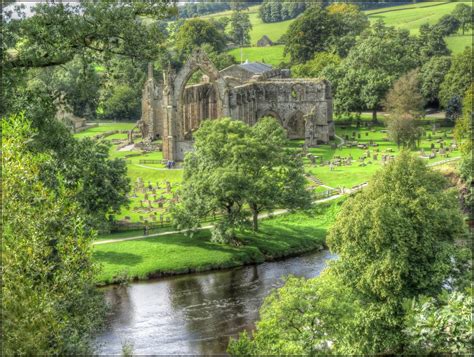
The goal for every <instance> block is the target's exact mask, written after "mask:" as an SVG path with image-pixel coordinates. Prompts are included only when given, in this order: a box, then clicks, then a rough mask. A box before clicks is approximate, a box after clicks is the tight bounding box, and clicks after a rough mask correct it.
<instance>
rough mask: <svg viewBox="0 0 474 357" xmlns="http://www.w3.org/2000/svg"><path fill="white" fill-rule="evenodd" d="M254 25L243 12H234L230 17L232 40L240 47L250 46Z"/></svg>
mask: <svg viewBox="0 0 474 357" xmlns="http://www.w3.org/2000/svg"><path fill="white" fill-rule="evenodd" d="M250 30H252V23H251V22H250V18H249V15H248V14H247V13H245V12H243V11H234V12H233V13H232V16H231V17H230V38H231V40H232V42H234V43H235V44H237V45H239V46H249V45H250Z"/></svg>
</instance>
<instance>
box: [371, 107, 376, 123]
mask: <svg viewBox="0 0 474 357" xmlns="http://www.w3.org/2000/svg"><path fill="white" fill-rule="evenodd" d="M372 121H373V122H374V123H376V122H377V108H375V109H374V110H372Z"/></svg>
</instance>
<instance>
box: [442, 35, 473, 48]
mask: <svg viewBox="0 0 474 357" xmlns="http://www.w3.org/2000/svg"><path fill="white" fill-rule="evenodd" d="M446 44H447V45H448V48H449V49H450V50H451V51H452V52H453V53H460V52H462V51H464V49H465V48H466V47H472V31H469V32H466V34H465V35H461V34H457V35H452V36H449V37H447V38H446Z"/></svg>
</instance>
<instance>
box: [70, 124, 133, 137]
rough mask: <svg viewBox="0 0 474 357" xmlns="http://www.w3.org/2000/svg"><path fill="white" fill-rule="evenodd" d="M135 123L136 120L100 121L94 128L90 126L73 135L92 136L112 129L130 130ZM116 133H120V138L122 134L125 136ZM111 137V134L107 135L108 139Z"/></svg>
mask: <svg viewBox="0 0 474 357" xmlns="http://www.w3.org/2000/svg"><path fill="white" fill-rule="evenodd" d="M136 124H137V123H136V122H100V123H98V126H96V127H94V128H90V129H87V130H84V131H82V132H80V133H77V134H74V137H76V138H79V139H81V138H86V137H92V136H95V135H98V134H101V133H105V132H107V131H112V130H131V129H132V128H133V127H134V126H135V125H136ZM116 135H120V138H122V137H123V136H125V138H127V134H116ZM111 138H113V136H111V137H109V138H108V139H111ZM117 138H118V137H117Z"/></svg>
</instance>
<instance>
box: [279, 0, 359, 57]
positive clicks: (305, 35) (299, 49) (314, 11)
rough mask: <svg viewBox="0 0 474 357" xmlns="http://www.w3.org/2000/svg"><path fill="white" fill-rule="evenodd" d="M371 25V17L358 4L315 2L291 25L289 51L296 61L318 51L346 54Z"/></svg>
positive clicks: (288, 33) (287, 49)
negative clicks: (331, 4) (342, 4)
mask: <svg viewBox="0 0 474 357" xmlns="http://www.w3.org/2000/svg"><path fill="white" fill-rule="evenodd" d="M367 26H368V20H367V18H366V17H365V15H364V14H363V13H362V12H360V11H358V8H357V7H356V6H355V5H349V4H346V5H344V6H339V7H333V8H331V7H329V8H327V9H326V8H323V7H322V6H320V5H313V6H311V7H310V8H308V9H307V10H306V11H305V12H304V13H303V14H302V15H301V16H300V17H298V18H297V19H296V20H295V21H294V22H292V23H291V25H290V27H289V28H288V31H287V33H286V35H285V43H286V45H285V53H288V54H290V56H291V62H292V63H294V64H297V63H304V62H306V61H308V60H310V59H311V58H312V57H313V56H314V53H315V52H323V51H334V52H337V53H339V54H340V55H342V56H345V54H347V52H348V50H349V48H350V47H352V46H353V45H354V43H355V37H356V36H357V35H359V34H360V32H361V31H363V30H364V29H365V28H366V27H367Z"/></svg>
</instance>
